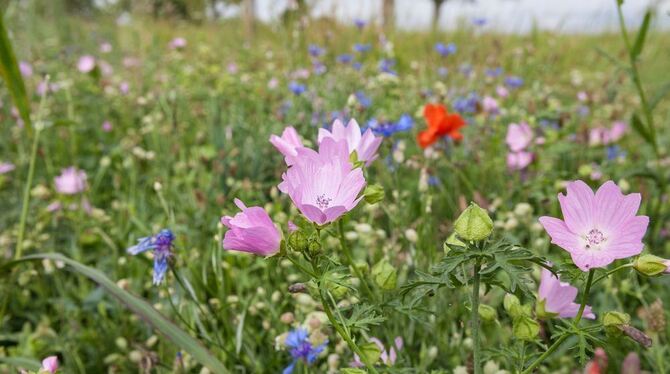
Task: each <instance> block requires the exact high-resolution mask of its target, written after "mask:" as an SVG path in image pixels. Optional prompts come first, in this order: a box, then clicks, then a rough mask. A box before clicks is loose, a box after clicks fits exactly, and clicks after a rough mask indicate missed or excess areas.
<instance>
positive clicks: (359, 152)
mask: <svg viewBox="0 0 670 374" xmlns="http://www.w3.org/2000/svg"><path fill="white" fill-rule="evenodd" d="M327 138H331V139H334V140H335V141H339V140H346V141H347V146H348V147H349V153H353V152H356V156H357V159H358V160H359V161H363V162H365V165H366V166H369V165H370V164H371V163H372V161H374V160H375V159H376V158H377V149H379V145H380V144H381V143H382V140H383V138H382V137H381V136H375V135H374V133H373V132H372V130H371V129H367V131H365V133H364V134H362V135H361V128H360V126H358V122H356V120H355V119H352V120H350V121H349V123H348V124H347V126H344V124H343V123H342V121H340V120H339V119H336V120H335V121H334V122H333V126H332V132H330V131H328V130H326V129H324V128H320V129H319V138H318V140H319V143H321V142H322V141H323V140H324V139H327Z"/></svg>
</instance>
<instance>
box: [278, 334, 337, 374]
mask: <svg viewBox="0 0 670 374" xmlns="http://www.w3.org/2000/svg"><path fill="white" fill-rule="evenodd" d="M285 344H286V346H287V347H288V348H289V353H291V357H292V358H293V362H291V364H290V365H289V366H287V367H286V369H284V371H283V372H282V373H283V374H291V373H293V369H295V365H296V364H297V363H298V361H300V360H302V361H303V362H304V363H306V364H308V365H309V364H312V363H314V361H316V359H317V357H319V354H321V352H323V350H324V349H326V346H327V345H328V340H326V341H325V342H323V343H322V344H321V345H318V346H314V345H313V344H312V342H310V341H309V333H308V332H307V330H305V329H304V328H302V327H298V328H297V329H295V330H293V331H291V332H289V333H288V336H287V337H286V342H285Z"/></svg>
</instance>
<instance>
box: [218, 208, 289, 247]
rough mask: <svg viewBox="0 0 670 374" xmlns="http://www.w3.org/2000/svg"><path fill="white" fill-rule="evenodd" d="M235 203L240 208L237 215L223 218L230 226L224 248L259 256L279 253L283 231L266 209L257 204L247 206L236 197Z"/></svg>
mask: <svg viewBox="0 0 670 374" xmlns="http://www.w3.org/2000/svg"><path fill="white" fill-rule="evenodd" d="M235 205H237V207H238V208H240V210H241V212H240V213H237V214H236V215H235V217H231V216H224V217H222V218H221V223H222V224H223V225H225V226H226V227H228V231H227V232H226V235H225V237H224V238H223V248H224V249H228V250H233V251H241V252H248V253H253V254H256V255H259V256H271V255H273V254H275V253H277V251H278V250H279V243H280V242H281V233H280V232H279V230H277V227H276V226H275V224H274V223H273V222H272V219H270V216H269V215H268V213H267V212H266V211H265V209H263V208H261V207H257V206H252V207H249V208H247V207H246V205H244V203H243V202H242V201H240V200H239V199H235Z"/></svg>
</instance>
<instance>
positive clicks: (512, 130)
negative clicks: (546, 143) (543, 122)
mask: <svg viewBox="0 0 670 374" xmlns="http://www.w3.org/2000/svg"><path fill="white" fill-rule="evenodd" d="M532 141H533V129H531V127H530V126H529V125H528V124H527V123H525V122H521V123H519V124H516V123H511V124H510V125H509V126H508V127H507V136H506V137H505V142H506V143H507V146H508V147H509V149H510V150H511V151H512V152H519V151H523V150H524V149H526V148H527V147H528V146H529V145H530V144H531V143H532Z"/></svg>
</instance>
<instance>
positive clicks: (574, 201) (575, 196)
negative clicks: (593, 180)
mask: <svg viewBox="0 0 670 374" xmlns="http://www.w3.org/2000/svg"><path fill="white" fill-rule="evenodd" d="M567 190H568V194H567V195H563V194H559V195H558V201H559V203H560V205H561V211H562V212H563V219H564V220H565V224H566V225H567V226H568V228H569V229H570V231H572V232H574V233H578V234H582V233H583V234H586V233H587V232H588V231H589V230H591V229H592V228H594V224H593V218H594V215H595V206H594V201H595V196H594V193H593V191H592V190H591V188H590V187H589V186H588V185H587V184H586V183H584V182H582V181H575V182H570V183H568V187H567Z"/></svg>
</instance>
